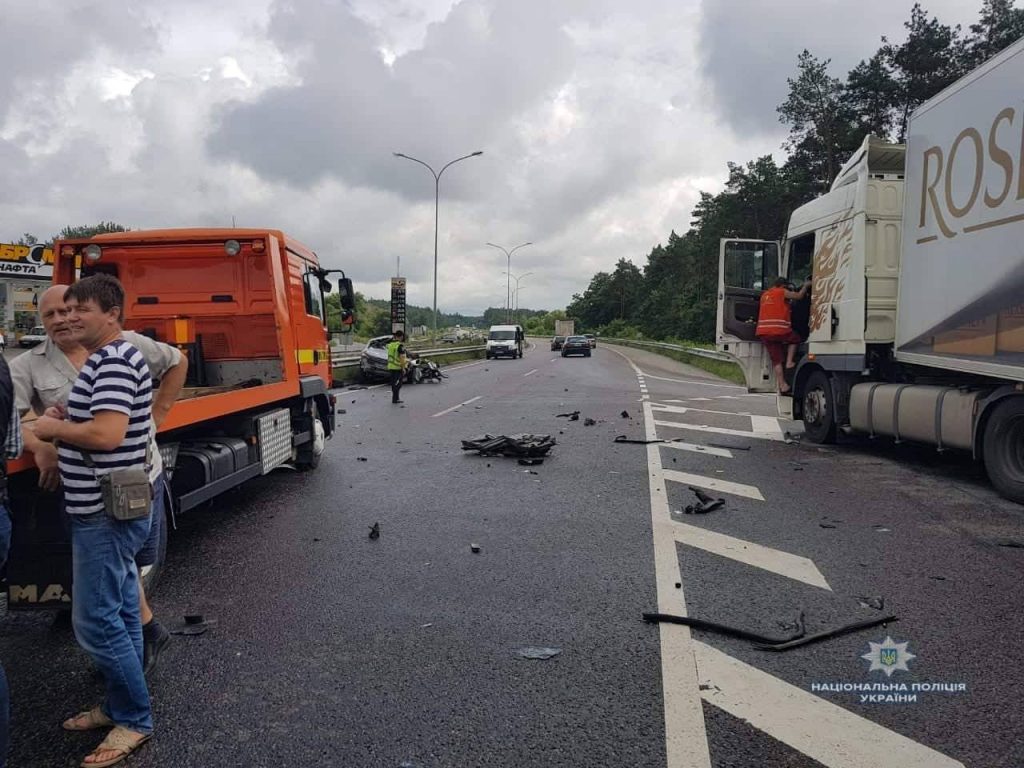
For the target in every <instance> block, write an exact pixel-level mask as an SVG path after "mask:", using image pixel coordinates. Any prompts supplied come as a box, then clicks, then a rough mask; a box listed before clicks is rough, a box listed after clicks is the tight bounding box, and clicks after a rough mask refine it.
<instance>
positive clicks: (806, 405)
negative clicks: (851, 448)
mask: <svg viewBox="0 0 1024 768" xmlns="http://www.w3.org/2000/svg"><path fill="white" fill-rule="evenodd" d="M803 414H804V432H805V433H806V434H807V437H809V438H810V439H811V440H812V441H813V442H815V443H834V442H835V441H836V413H835V394H834V393H833V391H832V382H831V380H830V379H829V377H828V374H826V373H825V372H824V371H814V373H812V374H811V375H810V378H808V379H807V384H806V385H805V387H804V395H803Z"/></svg>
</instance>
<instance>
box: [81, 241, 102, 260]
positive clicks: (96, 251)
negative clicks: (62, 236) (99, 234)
mask: <svg viewBox="0 0 1024 768" xmlns="http://www.w3.org/2000/svg"><path fill="white" fill-rule="evenodd" d="M82 255H83V256H85V260H86V261H88V262H89V263H90V264H95V263H96V262H97V261H99V260H100V256H102V255H103V249H102V248H100V247H99V246H98V245H96V243H89V244H88V245H87V246H85V248H83V249H82Z"/></svg>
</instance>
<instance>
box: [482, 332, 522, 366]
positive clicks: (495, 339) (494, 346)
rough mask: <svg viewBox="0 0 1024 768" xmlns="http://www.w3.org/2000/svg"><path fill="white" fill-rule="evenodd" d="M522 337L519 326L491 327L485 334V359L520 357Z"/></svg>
mask: <svg viewBox="0 0 1024 768" xmlns="http://www.w3.org/2000/svg"><path fill="white" fill-rule="evenodd" d="M523 337H524V334H523V327H522V326H521V325H492V326H491V330H490V332H489V333H488V334H487V359H488V360H490V359H491V358H492V357H522V356H523Z"/></svg>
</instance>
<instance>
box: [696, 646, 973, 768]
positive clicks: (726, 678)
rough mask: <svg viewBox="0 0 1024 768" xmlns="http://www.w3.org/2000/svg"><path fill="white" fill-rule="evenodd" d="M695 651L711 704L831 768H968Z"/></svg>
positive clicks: (704, 650) (712, 652) (712, 651)
mask: <svg viewBox="0 0 1024 768" xmlns="http://www.w3.org/2000/svg"><path fill="white" fill-rule="evenodd" d="M692 647H693V653H694V656H695V657H696V659H697V669H698V671H699V676H700V682H701V685H702V687H704V688H705V690H704V691H702V693H701V695H702V696H703V697H704V699H705V700H706V701H707V702H709V703H710V704H713V705H714V706H716V707H718V708H719V709H722V710H724V711H726V712H728V713H729V714H731V715H732V716H733V717H735V718H737V719H739V720H741V721H745V722H747V723H750V725H752V726H754V727H755V728H757V729H758V730H760V731H763V732H765V733H767V734H768V735H769V736H771V737H772V738H773V739H776V740H777V741H781V742H782V743H783V744H788V745H789V746H790V747H792V748H793V749H795V750H797V751H798V752H801V753H803V754H805V755H807V756H808V757H810V758H811V759H813V760H817V761H818V762H819V763H821V764H822V765H824V766H827V767H828V768H964V766H963V763H961V762H959V761H957V760H953V759H952V758H949V757H946V756H945V755H943V754H941V753H939V752H936V751H935V750H933V749H930V748H929V747H926V746H924V745H923V744H918V743H917V742H915V741H912V740H910V739H908V738H907V737H906V736H901V735H900V734H898V733H896V732H895V731H891V730H889V729H888V728H884V727H882V726H881V725H878V724H877V723H874V722H872V721H871V720H868V719H866V718H863V717H860V716H859V715H855V714H854V713H852V712H850V711H849V710H846V709H843V708H842V707H840V706H837V705H836V704H833V703H832V702H830V701H827V700H825V699H822V698H820V697H818V696H815V695H813V694H812V693H810V692H808V691H804V690H802V689H800V688H797V687H796V686H794V685H790V684H789V683H787V682H785V681H783V680H780V679H779V678H777V677H774V676H772V675H769V674H768V673H766V672H762V671H761V670H759V669H756V668H754V667H751V666H750V665H748V664H744V663H743V662H742V661H739V660H737V659H734V658H732V657H731V656H728V655H727V654H724V653H722V652H721V651H719V650H718V649H716V648H712V647H711V646H710V645H707V644H706V643H702V642H699V641H696V640H694V641H693V642H692Z"/></svg>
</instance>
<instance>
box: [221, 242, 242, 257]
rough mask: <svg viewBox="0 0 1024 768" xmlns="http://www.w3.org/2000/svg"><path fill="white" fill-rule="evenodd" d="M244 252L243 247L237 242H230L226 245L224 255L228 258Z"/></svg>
mask: <svg viewBox="0 0 1024 768" xmlns="http://www.w3.org/2000/svg"><path fill="white" fill-rule="evenodd" d="M241 251H242V245H241V243H239V242H238V241H237V240H228V241H227V242H226V243H224V253H226V254H227V255H228V256H237V255H238V254H239V253H241Z"/></svg>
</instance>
